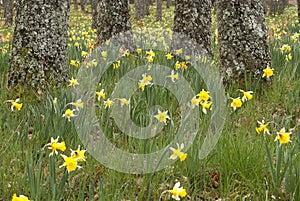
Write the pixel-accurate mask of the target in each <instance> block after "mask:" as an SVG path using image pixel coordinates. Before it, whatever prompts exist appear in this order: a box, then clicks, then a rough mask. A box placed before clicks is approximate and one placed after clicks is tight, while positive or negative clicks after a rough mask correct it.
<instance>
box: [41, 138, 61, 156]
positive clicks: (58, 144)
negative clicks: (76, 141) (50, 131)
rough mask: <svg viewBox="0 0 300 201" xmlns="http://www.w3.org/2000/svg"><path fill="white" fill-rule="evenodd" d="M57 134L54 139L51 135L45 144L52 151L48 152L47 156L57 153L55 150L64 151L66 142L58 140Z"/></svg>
mask: <svg viewBox="0 0 300 201" xmlns="http://www.w3.org/2000/svg"><path fill="white" fill-rule="evenodd" d="M58 139H59V136H58V137H57V138H56V139H54V138H53V137H51V142H50V143H48V144H46V145H45V147H48V149H50V150H51V151H52V152H51V153H50V154H49V156H52V155H53V154H54V153H55V154H56V155H57V154H58V152H57V150H60V151H65V150H66V144H65V142H64V141H63V142H58Z"/></svg>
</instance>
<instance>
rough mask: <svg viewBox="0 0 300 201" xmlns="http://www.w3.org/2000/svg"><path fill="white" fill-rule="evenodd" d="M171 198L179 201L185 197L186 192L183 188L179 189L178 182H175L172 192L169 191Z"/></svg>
mask: <svg viewBox="0 0 300 201" xmlns="http://www.w3.org/2000/svg"><path fill="white" fill-rule="evenodd" d="M169 193H171V195H172V198H173V199H175V200H180V198H184V197H185V196H186V190H185V189H184V188H183V187H180V182H177V183H176V184H175V185H174V187H173V189H172V190H169Z"/></svg>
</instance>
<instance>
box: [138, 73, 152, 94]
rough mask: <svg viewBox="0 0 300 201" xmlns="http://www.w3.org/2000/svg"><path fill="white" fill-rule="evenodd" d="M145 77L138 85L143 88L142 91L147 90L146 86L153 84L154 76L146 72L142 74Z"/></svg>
mask: <svg viewBox="0 0 300 201" xmlns="http://www.w3.org/2000/svg"><path fill="white" fill-rule="evenodd" d="M142 76H143V79H141V80H139V82H138V86H139V88H141V89H142V91H144V90H145V86H147V85H151V84H152V82H151V81H152V76H151V75H147V74H146V73H145V74H143V75H142Z"/></svg>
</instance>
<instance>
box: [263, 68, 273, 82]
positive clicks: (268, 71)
mask: <svg viewBox="0 0 300 201" xmlns="http://www.w3.org/2000/svg"><path fill="white" fill-rule="evenodd" d="M273 71H274V69H273V68H270V67H267V68H265V69H264V74H263V76H262V77H263V78H264V77H266V78H267V79H269V78H270V77H272V76H273V74H274V72H273Z"/></svg>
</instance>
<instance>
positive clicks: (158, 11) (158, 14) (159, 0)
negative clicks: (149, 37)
mask: <svg viewBox="0 0 300 201" xmlns="http://www.w3.org/2000/svg"><path fill="white" fill-rule="evenodd" d="M162 4H163V1H162V0H157V1H156V20H157V21H161V20H162Z"/></svg>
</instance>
